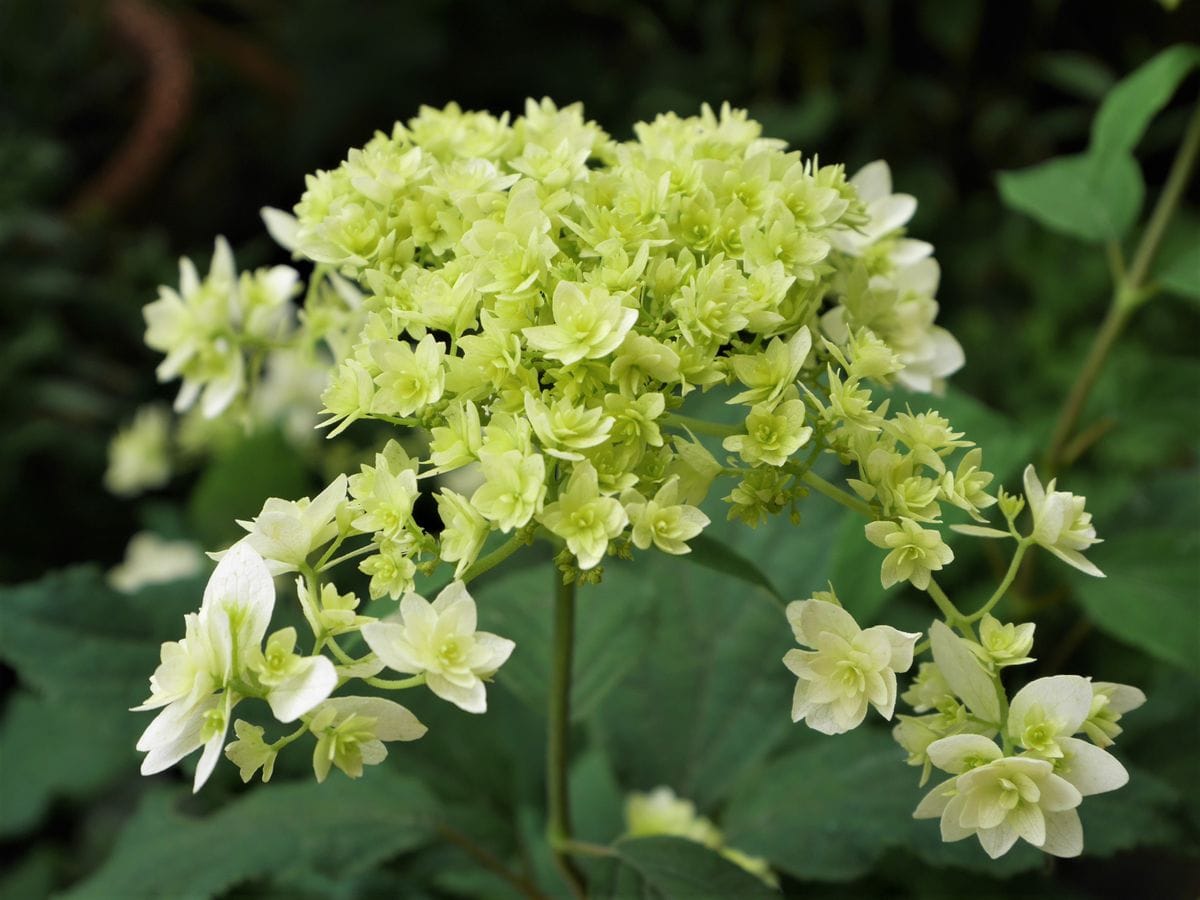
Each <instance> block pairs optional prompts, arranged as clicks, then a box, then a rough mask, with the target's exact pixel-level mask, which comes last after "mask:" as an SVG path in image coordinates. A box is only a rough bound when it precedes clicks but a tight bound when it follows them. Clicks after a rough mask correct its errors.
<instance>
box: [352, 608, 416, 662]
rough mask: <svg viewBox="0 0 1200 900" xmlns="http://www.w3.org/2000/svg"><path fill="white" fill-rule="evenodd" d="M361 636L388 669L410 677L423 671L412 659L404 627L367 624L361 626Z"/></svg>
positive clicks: (387, 623)
mask: <svg viewBox="0 0 1200 900" xmlns="http://www.w3.org/2000/svg"><path fill="white" fill-rule="evenodd" d="M418 599H420V598H418ZM421 602H422V603H424V601H421ZM362 636H363V640H364V641H366V642H367V646H368V647H370V648H371V651H372V652H373V653H374V654H375V655H376V656H378V657H379V658H380V659H381V660H382V661H383V664H384V665H385V666H387V667H388V668H389V669H395V670H396V671H397V672H405V673H407V674H410V675H415V674H416V673H418V672H421V671H423V669H424V667H423V666H421V665H420V664H419V661H418V660H417V659H415V658H414V655H413V653H412V648H411V647H410V646H409V642H408V640H407V639H406V638H405V626H403V625H400V624H397V623H396V622H369V623H367V624H366V625H364V626H363V628H362Z"/></svg>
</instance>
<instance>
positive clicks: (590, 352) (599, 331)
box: [522, 281, 638, 365]
mask: <svg viewBox="0 0 1200 900" xmlns="http://www.w3.org/2000/svg"><path fill="white" fill-rule="evenodd" d="M550 308H551V311H552V312H553V314H554V324H553V325H537V326H533V327H530V328H526V329H524V331H523V332H522V333H523V334H524V335H525V340H526V341H527V342H528V343H529V346H531V347H533V348H534V349H535V350H540V351H541V352H542V353H543V354H544V355H545V356H547V357H549V358H550V359H557V360H558V361H559V362H561V363H563V364H565V365H571V364H572V363H577V362H579V361H580V360H581V359H599V358H601V357H603V356H608V354H610V353H612V352H613V351H614V350H616V349H617V347H619V346H620V345H621V342H622V341H623V340H625V335H626V334H628V333H629V329H630V328H632V327H633V323H634V322H636V321H637V317H638V312H637V310H636V309H632V308H630V307H628V306H625V305H624V304H623V303H622V295H620V294H617V295H611V294H609V292H608V291H606V290H605V289H604V288H602V287H597V286H594V285H586V284H576V283H574V282H571V281H560V282H559V283H558V286H557V287H555V289H554V297H553V299H552V300H551V302H550Z"/></svg>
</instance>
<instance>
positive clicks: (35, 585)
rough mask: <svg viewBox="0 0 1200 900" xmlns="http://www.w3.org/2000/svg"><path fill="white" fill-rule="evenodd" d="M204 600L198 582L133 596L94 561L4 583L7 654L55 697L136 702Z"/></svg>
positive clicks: (1, 633) (3, 647) (0, 642)
mask: <svg viewBox="0 0 1200 900" xmlns="http://www.w3.org/2000/svg"><path fill="white" fill-rule="evenodd" d="M199 601H200V588H199V585H198V584H197V583H196V582H192V581H187V582H179V583H177V584H174V585H161V586H154V587H150V588H146V589H145V590H142V591H139V592H138V593H137V594H133V595H127V594H121V593H118V592H116V591H114V590H112V589H111V588H109V587H108V585H107V584H105V582H104V577H103V575H102V573H101V572H100V571H99V570H98V569H96V568H93V567H81V568H75V569H66V570H63V571H61V572H55V573H52V574H50V575H47V576H46V577H45V578H42V579H41V580H39V581H35V582H30V583H29V584H25V585H21V586H18V587H13V588H4V589H0V660H3V661H4V662H6V663H8V664H9V665H10V666H12V667H13V668H14V669H16V671H17V673H18V675H19V676H20V677H21V680H22V681H24V682H25V683H26V684H28V685H29V686H31V687H34V688H36V689H37V690H39V691H41V692H44V693H45V694H46V695H47V696H48V697H51V698H58V697H66V698H69V699H74V700H79V699H86V698H93V699H95V700H98V701H106V702H111V703H112V705H113V707H114V709H120V708H121V707H128V706H130V705H132V704H133V703H136V702H139V701H140V700H141V699H142V698H143V696H144V695H145V691H146V689H147V688H146V680H147V679H148V678H149V677H150V675H151V673H153V671H154V667H155V666H156V665H157V664H158V651H159V644H160V643H161V642H162V641H163V640H177V639H179V638H180V637H182V636H183V615H184V613H185V612H188V611H191V610H194V609H196V608H197V607H198V606H199ZM117 714H120V713H117Z"/></svg>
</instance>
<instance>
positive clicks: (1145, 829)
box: [1079, 746, 1180, 856]
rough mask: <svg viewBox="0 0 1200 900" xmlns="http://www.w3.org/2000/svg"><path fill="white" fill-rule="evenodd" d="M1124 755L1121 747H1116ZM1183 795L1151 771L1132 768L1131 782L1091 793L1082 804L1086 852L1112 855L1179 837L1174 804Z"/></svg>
mask: <svg viewBox="0 0 1200 900" xmlns="http://www.w3.org/2000/svg"><path fill="white" fill-rule="evenodd" d="M1115 753H1116V755H1117V756H1120V755H1121V750H1120V747H1119V746H1118V747H1117V748H1116V749H1115ZM1178 805H1179V796H1178V795H1177V794H1176V792H1175V791H1174V790H1173V789H1172V788H1171V787H1170V786H1169V785H1167V784H1166V783H1164V782H1162V781H1160V780H1159V779H1158V778H1156V777H1154V776H1153V775H1151V774H1150V773H1149V772H1145V771H1140V770H1138V769H1135V768H1130V771H1129V784H1127V785H1125V787H1123V788H1121V789H1120V790H1116V791H1110V792H1108V793H1106V794H1099V795H1097V796H1095V797H1087V798H1085V799H1084V801H1083V805H1082V806H1081V807H1080V808H1079V818H1080V819H1082V820H1083V852H1084V855H1085V856H1112V855H1113V854H1114V853H1118V852H1120V851H1122V850H1129V849H1131V848H1133V847H1160V846H1165V845H1169V844H1171V843H1172V842H1174V841H1176V840H1178V839H1179V837H1180V834H1179V827H1178V825H1176V823H1175V821H1174V815H1173V812H1174V808H1175V807H1177V806H1178Z"/></svg>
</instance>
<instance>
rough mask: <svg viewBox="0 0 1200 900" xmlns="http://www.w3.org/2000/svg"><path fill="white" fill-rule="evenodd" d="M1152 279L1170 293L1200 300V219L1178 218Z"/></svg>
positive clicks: (1188, 216)
mask: <svg viewBox="0 0 1200 900" xmlns="http://www.w3.org/2000/svg"><path fill="white" fill-rule="evenodd" d="M1152 279H1153V280H1154V281H1155V282H1157V283H1158V284H1159V285H1161V286H1162V287H1163V288H1165V289H1166V290H1168V291H1172V292H1174V293H1176V294H1179V295H1180V296H1182V297H1187V298H1189V299H1191V300H1200V218H1197V217H1196V216H1195V215H1194V214H1193V215H1188V214H1186V213H1183V212H1180V213H1177V214H1176V217H1175V221H1174V223H1173V224H1172V226H1171V229H1170V230H1169V231H1168V232H1167V236H1166V238H1165V239H1164V240H1163V246H1162V250H1160V251H1159V254H1158V263H1157V264H1156V265H1155V267H1154V273H1153V275H1152Z"/></svg>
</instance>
